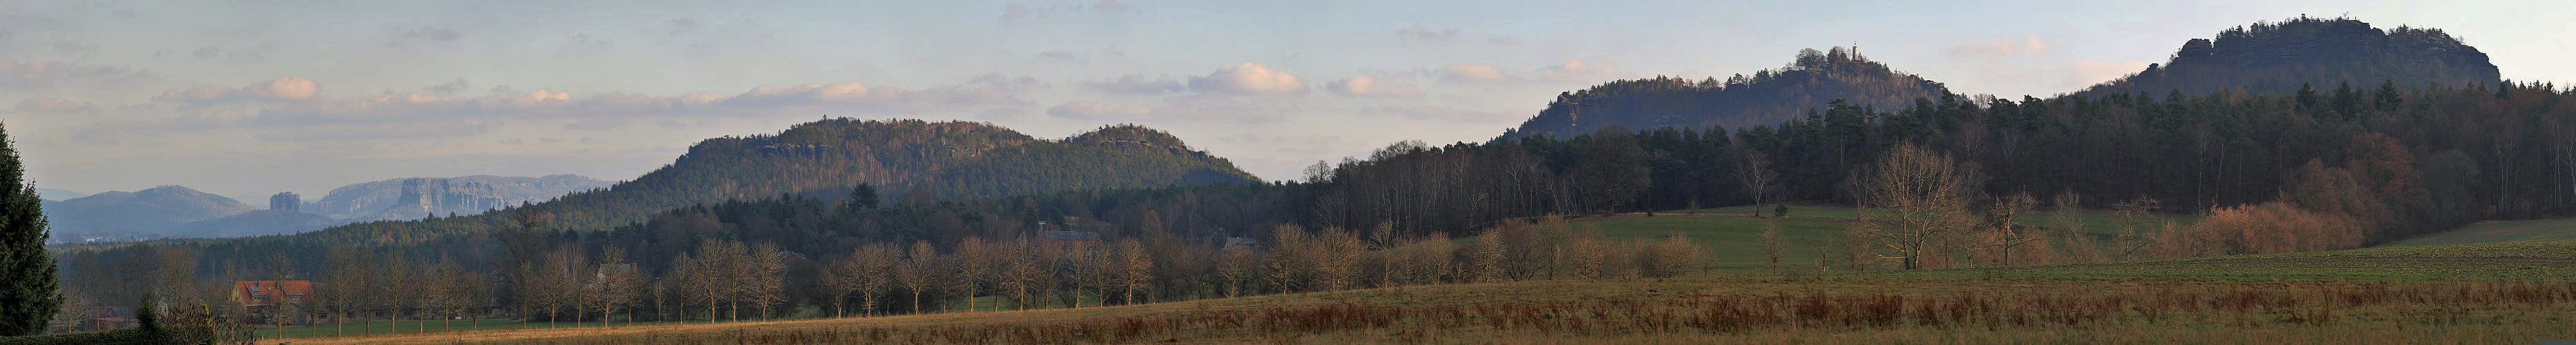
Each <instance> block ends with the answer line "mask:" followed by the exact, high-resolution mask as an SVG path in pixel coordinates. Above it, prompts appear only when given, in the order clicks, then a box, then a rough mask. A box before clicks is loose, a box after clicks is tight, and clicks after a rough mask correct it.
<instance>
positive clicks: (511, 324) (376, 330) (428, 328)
mask: <svg viewBox="0 0 2576 345" xmlns="http://www.w3.org/2000/svg"><path fill="white" fill-rule="evenodd" d="M651 324H654V323H651V322H638V323H635V325H651ZM609 325H611V326H626V325H628V324H627V323H626V322H610V323H609ZM599 326H600V324H599V322H560V323H555V324H553V325H548V324H546V323H545V322H527V323H521V322H518V321H516V320H500V319H486V320H479V321H478V320H430V321H429V322H417V321H401V322H394V321H383V320H373V321H367V322H364V323H360V322H350V323H348V324H346V325H331V324H321V325H311V326H292V327H283V328H280V327H261V328H259V329H258V330H254V331H253V332H254V333H257V334H259V337H260V338H261V339H302V338H318V337H335V336H355V335H368V334H376V335H400V334H413V333H421V332H431V333H444V332H456V331H490V330H505V329H548V328H557V329H566V328H597V327H599Z"/></svg>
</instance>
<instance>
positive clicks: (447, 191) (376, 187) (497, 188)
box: [304, 175, 610, 221]
mask: <svg viewBox="0 0 2576 345" xmlns="http://www.w3.org/2000/svg"><path fill="white" fill-rule="evenodd" d="M609 184H610V182H609V181H600V180H596V179H591V178H589V177H582V176H581V175H551V176H546V177H516V176H491V175H476V176H462V177H446V178H398V179H389V180H383V181H375V182H366V183H358V184H351V185H348V186H343V187H340V188H336V189H332V190H331V194H327V195H323V196H322V198H320V199H315V200H311V201H307V202H305V204H304V212H310V213H315V214H321V215H325V216H330V217H332V218H341V219H349V220H356V221H375V220H412V219H420V218H424V217H428V216H430V215H439V216H447V215H451V214H454V215H471V214H477V213H483V212H484V211H491V210H496V209H500V208H503V207H508V206H517V205H519V204H523V203H535V202H542V201H546V200H548V199H554V198H555V197H559V196H563V195H564V194H571V193H572V192H578V191H584V190H591V189H597V188H604V187H608V186H609Z"/></svg>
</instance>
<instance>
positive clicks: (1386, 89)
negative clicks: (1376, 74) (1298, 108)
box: [1324, 77, 1422, 98]
mask: <svg viewBox="0 0 2576 345" xmlns="http://www.w3.org/2000/svg"><path fill="white" fill-rule="evenodd" d="M1324 90H1326V91H1331V92H1333V93H1334V94H1339V95H1343V96H1351V97H1404V98H1409V97H1422V89H1421V88H1418V87H1414V86H1413V84H1407V83H1399V82H1382V81H1378V80H1377V78H1371V77H1351V78H1349V79H1342V80H1335V81H1332V82H1329V83H1324Z"/></svg>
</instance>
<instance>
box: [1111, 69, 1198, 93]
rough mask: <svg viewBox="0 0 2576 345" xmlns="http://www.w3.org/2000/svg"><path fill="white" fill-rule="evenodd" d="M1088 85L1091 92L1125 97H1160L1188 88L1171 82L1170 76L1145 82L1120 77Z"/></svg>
mask: <svg viewBox="0 0 2576 345" xmlns="http://www.w3.org/2000/svg"><path fill="white" fill-rule="evenodd" d="M1090 85H1091V89H1093V90H1100V91H1101V92H1107V93H1113V94H1126V95H1160V94H1166V93H1174V92H1181V91H1188V90H1189V87H1187V86H1182V85H1181V82H1180V81H1177V80H1172V77H1171V76H1162V77H1160V78H1155V79H1153V80H1146V79H1145V76H1141V75H1135V74H1128V75H1122V76H1118V79H1116V80H1110V81H1105V82H1098V83H1090Z"/></svg>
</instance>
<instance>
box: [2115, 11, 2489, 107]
mask: <svg viewBox="0 0 2576 345" xmlns="http://www.w3.org/2000/svg"><path fill="white" fill-rule="evenodd" d="M2499 78H2500V76H2499V74H2497V72H2496V66H2495V64H2494V63H2491V62H2488V61H2487V54H2486V53H2482V52H2478V48H2475V47H2470V46H2469V45H2468V44H2464V43H2461V42H2460V39H2459V38H2456V37H2451V35H2450V34H2446V33H2443V32H2442V30H2441V29H2430V28H2410V27H2405V26H2398V27H2397V28H2395V29H2390V30H2385V31H2383V30H2380V29H2378V28H2373V27H2371V26H2370V23H2365V22H2362V21H2360V20H2353V19H2351V18H2334V19H2325V18H2309V17H2299V18H2295V19H2290V20H2286V21H2282V22H2279V23H2254V25H2252V26H2241V27H2236V28H2230V29H2227V30H2226V31H2221V32H2219V33H2218V37H2217V39H2215V40H2212V39H2200V38H2195V39H2192V40H2191V41H2188V42H2184V43H2183V45H2182V48H2181V49H2178V50H2176V51H2175V52H2174V55H2173V57H2172V59H2171V60H2169V61H2166V62H2165V63H2162V64H2153V65H2147V69H2146V70H2144V71H2140V72H2138V73H2137V74H2132V75H2129V76H2127V77H2123V78H2120V79H2117V80H2112V81H2110V82H2105V83H2102V84H2100V85H2094V86H2093V87H2091V88H2088V89H2085V90H2084V91H2082V92H2080V93H2079V94H2083V95H2086V96H2090V97H2102V96H2105V95H2110V94H2137V93H2142V92H2143V93H2149V94H2154V95H2159V96H2161V95H2166V94H2169V93H2173V92H2175V91H2180V92H2181V94H2183V95H2206V94H2210V93H2214V92H2222V91H2227V90H2232V89H2237V88H2243V89H2244V90H2245V91H2247V92H2256V93H2277V94H2287V93H2292V92H2297V90H2299V89H2300V88H2301V87H2303V86H2306V87H2313V88H2316V89H2327V88H2333V87H2336V86H2337V85H2340V84H2344V83H2350V84H2353V85H2355V88H2366V87H2376V86H2378V85H2380V84H2383V83H2393V84H2395V86H2396V88H2400V89H2416V88H2422V87H2425V86H2427V85H2434V86H2442V87H2464V86H2471V85H2476V86H2488V85H2495V84H2496V82H2497V81H2498V79H2499Z"/></svg>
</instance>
